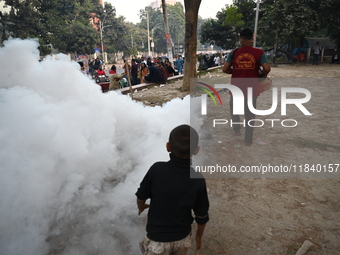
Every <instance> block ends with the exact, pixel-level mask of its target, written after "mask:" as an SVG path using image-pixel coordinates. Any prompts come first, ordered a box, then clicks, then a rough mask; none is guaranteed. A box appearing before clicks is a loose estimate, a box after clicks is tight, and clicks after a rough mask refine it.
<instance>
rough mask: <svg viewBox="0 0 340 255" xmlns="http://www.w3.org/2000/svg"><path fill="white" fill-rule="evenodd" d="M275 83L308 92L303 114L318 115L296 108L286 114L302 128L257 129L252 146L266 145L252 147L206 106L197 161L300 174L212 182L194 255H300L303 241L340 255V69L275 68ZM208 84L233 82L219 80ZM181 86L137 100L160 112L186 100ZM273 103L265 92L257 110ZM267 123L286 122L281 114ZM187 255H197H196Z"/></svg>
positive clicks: (225, 109)
mask: <svg viewBox="0 0 340 255" xmlns="http://www.w3.org/2000/svg"><path fill="white" fill-rule="evenodd" d="M270 75H271V76H272V78H273V80H274V84H275V86H276V87H278V88H279V89H280V88H281V87H304V88H306V89H308V90H309V91H310V92H311V95H312V98H311V100H310V102H308V103H307V104H306V108H307V109H308V110H309V111H310V112H311V113H313V115H312V116H305V115H304V114H302V113H301V111H300V110H299V109H297V108H296V107H293V106H292V107H288V108H287V112H288V113H287V114H288V115H287V116H286V117H284V119H295V120H296V121H297V122H298V126H297V127H295V128H285V127H283V126H282V125H275V126H274V127H271V126H270V125H265V126H263V127H261V128H257V129H256V130H255V132H254V138H256V139H258V140H259V141H261V142H263V143H265V144H262V145H261V144H258V143H254V144H253V145H252V146H250V147H247V146H245V145H244V143H243V141H242V140H243V137H234V136H233V132H232V129H231V128H230V127H228V126H219V127H216V128H213V127H212V119H213V118H216V117H219V116H223V117H225V118H230V117H229V106H228V103H226V104H224V105H223V106H220V107H214V106H213V105H209V104H208V108H209V110H210V112H209V114H208V117H207V118H206V120H205V122H204V125H203V127H204V136H203V137H202V145H203V146H202V147H203V148H204V149H203V150H202V152H201V153H200V154H199V159H198V160H197V159H196V161H198V162H202V160H204V159H209V160H210V162H211V163H212V164H215V165H216V164H219V165H231V166H235V167H237V168H239V167H241V166H260V165H261V164H263V165H268V164H270V165H272V166H291V167H293V169H294V167H295V169H296V172H298V173H291V174H285V175H284V174H278V173H274V174H271V175H269V174H257V175H251V174H249V173H246V174H242V175H235V174H225V173H222V174H219V175H217V174H207V175H206V177H207V185H208V189H209V197H210V202H211V209H210V218H211V220H210V221H209V223H208V224H207V227H206V231H205V234H204V239H203V242H204V244H203V248H202V249H201V250H200V251H199V252H197V254H201V255H209V254H211V255H215V254H230V255H248V254H251V255H256V254H258V255H264V254H266V255H267V254H273V255H274V254H277V255H284V254H295V252H296V250H297V249H298V248H299V247H300V246H301V245H302V243H303V241H304V240H309V241H311V242H312V243H313V244H314V246H313V247H312V248H311V249H310V251H309V252H308V253H307V254H309V255H320V254H327V255H329V254H340V220H339V219H340V198H339V189H340V179H339V176H340V167H338V168H337V172H336V173H335V168H336V167H337V166H338V165H336V164H340V153H339V152H340V136H339V133H340V127H339V124H340V113H339V109H340V100H339V99H340V87H339V86H340V65H330V64H322V65H319V66H311V65H309V66H290V65H282V66H279V67H275V68H272V72H271V73H270ZM209 77H212V78H216V79H222V80H224V79H225V80H228V79H229V78H230V76H229V75H226V74H222V73H221V72H214V73H211V74H209ZM180 86H181V84H180V81H179V82H175V83H171V84H167V85H166V86H164V87H157V88H152V89H148V90H145V91H141V92H137V93H136V94H135V95H134V98H135V99H136V100H140V101H143V102H144V103H145V104H146V105H161V104H162V103H164V102H166V101H168V100H170V99H171V98H174V97H184V96H185V95H186V93H183V92H181V91H180V90H179V89H178V88H179V87H180ZM220 95H221V97H222V100H223V101H224V102H228V101H229V95H228V93H227V92H223V91H220ZM270 103H271V93H267V92H266V93H264V94H262V95H261V97H260V98H259V100H258V109H268V107H269V106H270ZM257 118H258V119H263V120H264V119H266V118H268V116H267V117H264V116H260V117H257ZM270 118H272V119H281V120H282V119H283V117H282V116H281V115H280V111H279V109H278V110H277V111H275V112H274V113H273V114H272V115H271V116H270ZM305 164H308V168H307V165H305ZM332 164H333V165H332ZM300 165H301V167H300ZM313 166H314V168H315V170H313ZM333 167H334V171H333V172H329V171H330V169H331V168H333ZM320 169H321V170H320ZM300 170H301V173H299V171H300ZM316 170H318V171H320V172H317V171H316ZM313 171H314V172H313ZM324 171H326V172H327V173H325V172H324ZM189 254H196V253H195V251H193V250H191V251H190V253H189Z"/></svg>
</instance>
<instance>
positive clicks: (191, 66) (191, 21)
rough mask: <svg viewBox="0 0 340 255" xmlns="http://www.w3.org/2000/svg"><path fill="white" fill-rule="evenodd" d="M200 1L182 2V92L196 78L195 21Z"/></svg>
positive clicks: (188, 87) (188, 0) (187, 0)
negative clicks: (183, 55) (183, 8)
mask: <svg viewBox="0 0 340 255" xmlns="http://www.w3.org/2000/svg"><path fill="white" fill-rule="evenodd" d="M200 4H201V0H184V6H185V60H184V77H183V90H189V89H190V79H191V78H196V77H197V70H196V62H197V60H196V52H197V19H198V10H199V8H200Z"/></svg>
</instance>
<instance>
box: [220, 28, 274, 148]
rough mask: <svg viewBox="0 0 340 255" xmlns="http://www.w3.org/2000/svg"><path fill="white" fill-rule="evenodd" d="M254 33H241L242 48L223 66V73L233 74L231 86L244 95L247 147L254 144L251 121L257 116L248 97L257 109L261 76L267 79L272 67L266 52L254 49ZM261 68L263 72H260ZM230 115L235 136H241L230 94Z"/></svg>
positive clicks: (245, 139)
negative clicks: (249, 90)
mask: <svg viewBox="0 0 340 255" xmlns="http://www.w3.org/2000/svg"><path fill="white" fill-rule="evenodd" d="M252 38H253V31H251V29H249V28H246V29H243V30H242V31H241V33H240V43H241V46H242V47H240V48H238V49H236V50H234V51H233V52H232V53H230V54H229V56H228V59H227V61H226V63H225V64H224V66H223V69H222V70H223V72H224V73H227V74H231V84H232V85H235V86H237V87H238V88H240V89H241V90H242V92H243V95H244V115H245V127H246V131H245V138H244V141H245V143H246V145H247V146H249V145H251V144H252V143H253V132H254V129H253V127H252V126H254V121H250V122H249V120H252V119H254V118H255V114H253V113H252V112H250V110H249V107H248V97H249V96H251V97H252V98H253V106H254V108H256V100H257V97H258V96H259V95H260V92H259V89H258V78H259V74H260V76H261V77H267V74H268V73H269V72H270V65H269V63H268V60H267V57H266V55H265V54H264V51H263V50H261V49H258V48H254V47H252ZM260 66H262V68H263V70H262V71H261V73H259V72H260ZM248 87H252V88H253V94H252V95H248V92H247V89H248ZM230 113H231V118H232V122H233V129H234V131H235V135H237V136H239V135H241V132H240V129H241V126H240V124H234V123H240V116H239V115H234V114H233V95H232V94H231V93H230Z"/></svg>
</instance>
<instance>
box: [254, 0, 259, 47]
mask: <svg viewBox="0 0 340 255" xmlns="http://www.w3.org/2000/svg"><path fill="white" fill-rule="evenodd" d="M259 9H260V0H257V3H256V17H255V28H254V40H253V47H256V36H257V23H258V20H259Z"/></svg>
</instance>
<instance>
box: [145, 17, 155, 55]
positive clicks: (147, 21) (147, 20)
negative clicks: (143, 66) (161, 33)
mask: <svg viewBox="0 0 340 255" xmlns="http://www.w3.org/2000/svg"><path fill="white" fill-rule="evenodd" d="M146 24H147V27H148V52H149V56H150V24H149V11H146ZM152 40H153V39H152Z"/></svg>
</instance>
